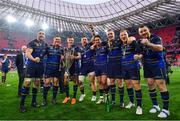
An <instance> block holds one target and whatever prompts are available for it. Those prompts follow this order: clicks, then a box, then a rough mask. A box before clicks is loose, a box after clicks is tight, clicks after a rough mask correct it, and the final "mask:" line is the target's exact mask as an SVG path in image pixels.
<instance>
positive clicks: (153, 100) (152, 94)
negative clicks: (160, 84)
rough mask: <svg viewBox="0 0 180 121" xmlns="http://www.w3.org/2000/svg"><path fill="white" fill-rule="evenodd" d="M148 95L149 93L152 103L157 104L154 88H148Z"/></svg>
mask: <svg viewBox="0 0 180 121" xmlns="http://www.w3.org/2000/svg"><path fill="white" fill-rule="evenodd" d="M149 95H150V98H151V100H152V103H153V105H158V102H157V93H156V89H153V90H149Z"/></svg>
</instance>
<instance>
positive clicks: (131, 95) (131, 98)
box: [127, 88, 134, 103]
mask: <svg viewBox="0 0 180 121" xmlns="http://www.w3.org/2000/svg"><path fill="white" fill-rule="evenodd" d="M127 92H128V96H129V100H130V102H132V103H134V89H133V88H129V89H127Z"/></svg>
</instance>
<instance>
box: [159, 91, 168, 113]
mask: <svg viewBox="0 0 180 121" xmlns="http://www.w3.org/2000/svg"><path fill="white" fill-rule="evenodd" d="M161 99H162V101H163V109H165V110H168V109H169V92H168V91H166V92H161Z"/></svg>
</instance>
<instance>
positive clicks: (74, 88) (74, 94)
mask: <svg viewBox="0 0 180 121" xmlns="http://www.w3.org/2000/svg"><path fill="white" fill-rule="evenodd" d="M77 89H78V85H74V86H73V98H76V94H77Z"/></svg>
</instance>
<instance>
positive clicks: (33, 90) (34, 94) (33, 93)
mask: <svg viewBox="0 0 180 121" xmlns="http://www.w3.org/2000/svg"><path fill="white" fill-rule="evenodd" d="M37 91H38V90H37V88H34V87H33V89H32V103H36V97H37Z"/></svg>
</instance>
